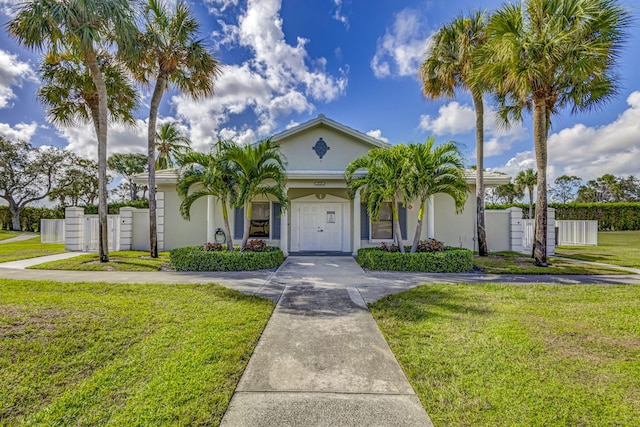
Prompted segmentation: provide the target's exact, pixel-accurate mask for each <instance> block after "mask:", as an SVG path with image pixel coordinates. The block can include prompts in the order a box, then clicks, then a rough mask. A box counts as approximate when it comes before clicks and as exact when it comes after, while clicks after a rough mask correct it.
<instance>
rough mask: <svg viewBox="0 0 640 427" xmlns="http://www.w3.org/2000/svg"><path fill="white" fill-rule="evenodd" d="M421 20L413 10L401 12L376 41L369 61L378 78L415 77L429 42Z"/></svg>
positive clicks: (418, 14)
mask: <svg viewBox="0 0 640 427" xmlns="http://www.w3.org/2000/svg"><path fill="white" fill-rule="evenodd" d="M423 21H424V19H423V17H421V16H420V13H419V12H418V11H416V10H413V9H403V10H401V11H400V12H398V13H397V14H396V15H395V18H394V23H393V26H392V27H391V28H387V30H386V33H385V35H384V36H383V37H381V38H379V39H378V45H377V48H376V53H375V55H374V56H373V59H372V60H371V64H370V65H371V69H372V70H373V74H374V75H375V76H376V77H377V78H379V79H382V78H385V77H389V76H391V75H398V76H414V77H415V76H416V75H417V72H418V67H419V66H420V63H421V62H422V60H423V59H424V55H425V53H426V52H427V47H428V45H429V40H430V37H429V36H428V35H427V34H426V31H425V29H424V27H423V25H422V22H423Z"/></svg>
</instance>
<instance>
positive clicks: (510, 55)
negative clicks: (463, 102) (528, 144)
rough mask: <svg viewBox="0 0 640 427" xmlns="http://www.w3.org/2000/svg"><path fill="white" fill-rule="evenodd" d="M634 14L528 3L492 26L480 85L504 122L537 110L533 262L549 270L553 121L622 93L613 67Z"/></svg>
mask: <svg viewBox="0 0 640 427" xmlns="http://www.w3.org/2000/svg"><path fill="white" fill-rule="evenodd" d="M630 22H631V18H630V14H629V13H628V12H627V11H625V10H624V9H623V8H622V6H620V5H619V3H618V1H617V0H526V1H524V2H518V3H515V4H506V5H505V6H503V8H502V9H501V10H498V11H497V12H496V13H495V14H494V15H493V16H492V17H491V19H490V21H489V25H488V29H487V36H488V38H487V44H486V48H485V49H482V51H481V53H480V55H479V59H478V63H481V64H482V66H480V67H479V73H478V74H479V78H480V79H482V80H485V81H487V82H488V84H489V85H491V86H492V87H493V88H494V90H495V91H496V93H497V95H498V100H499V102H500V110H499V113H500V116H501V117H502V118H503V119H504V120H505V121H506V122H508V121H510V120H518V121H520V120H522V113H523V110H530V111H533V142H534V147H535V155H536V164H537V169H538V179H537V186H538V190H537V197H536V206H537V209H536V213H535V216H536V226H535V230H536V231H535V237H534V250H533V257H534V260H535V261H534V263H535V265H537V266H544V267H546V266H547V137H548V134H549V128H550V125H551V117H552V116H553V115H554V114H557V113H558V112H560V111H561V110H562V109H563V108H564V107H567V106H571V108H572V111H573V112H577V111H585V110H590V109H593V108H594V107H597V106H600V105H602V104H603V103H605V102H606V101H607V100H608V99H609V98H611V97H612V96H613V95H614V94H615V93H616V91H617V82H618V81H619V79H617V77H616V75H615V73H614V71H613V66H614V64H615V59H616V58H617V56H618V54H619V52H620V49H621V47H622V44H623V40H624V39H625V37H626V29H627V28H628V26H629V25H630Z"/></svg>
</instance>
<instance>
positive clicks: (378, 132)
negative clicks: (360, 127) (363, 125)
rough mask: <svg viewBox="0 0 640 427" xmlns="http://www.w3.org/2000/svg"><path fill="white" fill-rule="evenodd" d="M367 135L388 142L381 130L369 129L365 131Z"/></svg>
mask: <svg viewBox="0 0 640 427" xmlns="http://www.w3.org/2000/svg"><path fill="white" fill-rule="evenodd" d="M367 135H369V136H370V137H373V138H375V139H379V140H380V141H383V142H389V139H388V138H385V137H384V136H382V131H381V130H380V129H375V130H370V131H368V132H367Z"/></svg>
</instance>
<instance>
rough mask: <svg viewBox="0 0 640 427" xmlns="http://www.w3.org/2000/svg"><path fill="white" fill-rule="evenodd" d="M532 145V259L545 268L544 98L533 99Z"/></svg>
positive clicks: (545, 181) (545, 166)
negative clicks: (534, 193) (535, 175)
mask: <svg viewBox="0 0 640 427" xmlns="http://www.w3.org/2000/svg"><path fill="white" fill-rule="evenodd" d="M533 144H534V147H535V152H536V164H537V167H538V179H537V185H538V194H537V199H536V214H535V215H536V221H535V234H534V241H533V259H534V264H535V265H536V266H538V267H547V112H546V106H545V100H544V98H542V99H540V98H534V106H533Z"/></svg>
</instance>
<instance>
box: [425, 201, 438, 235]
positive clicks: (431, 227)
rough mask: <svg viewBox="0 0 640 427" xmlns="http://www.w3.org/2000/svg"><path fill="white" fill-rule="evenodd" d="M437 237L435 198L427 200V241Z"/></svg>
mask: <svg viewBox="0 0 640 427" xmlns="http://www.w3.org/2000/svg"><path fill="white" fill-rule="evenodd" d="M435 237H436V210H435V204H434V202H433V196H429V198H428V199H427V239H435Z"/></svg>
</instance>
